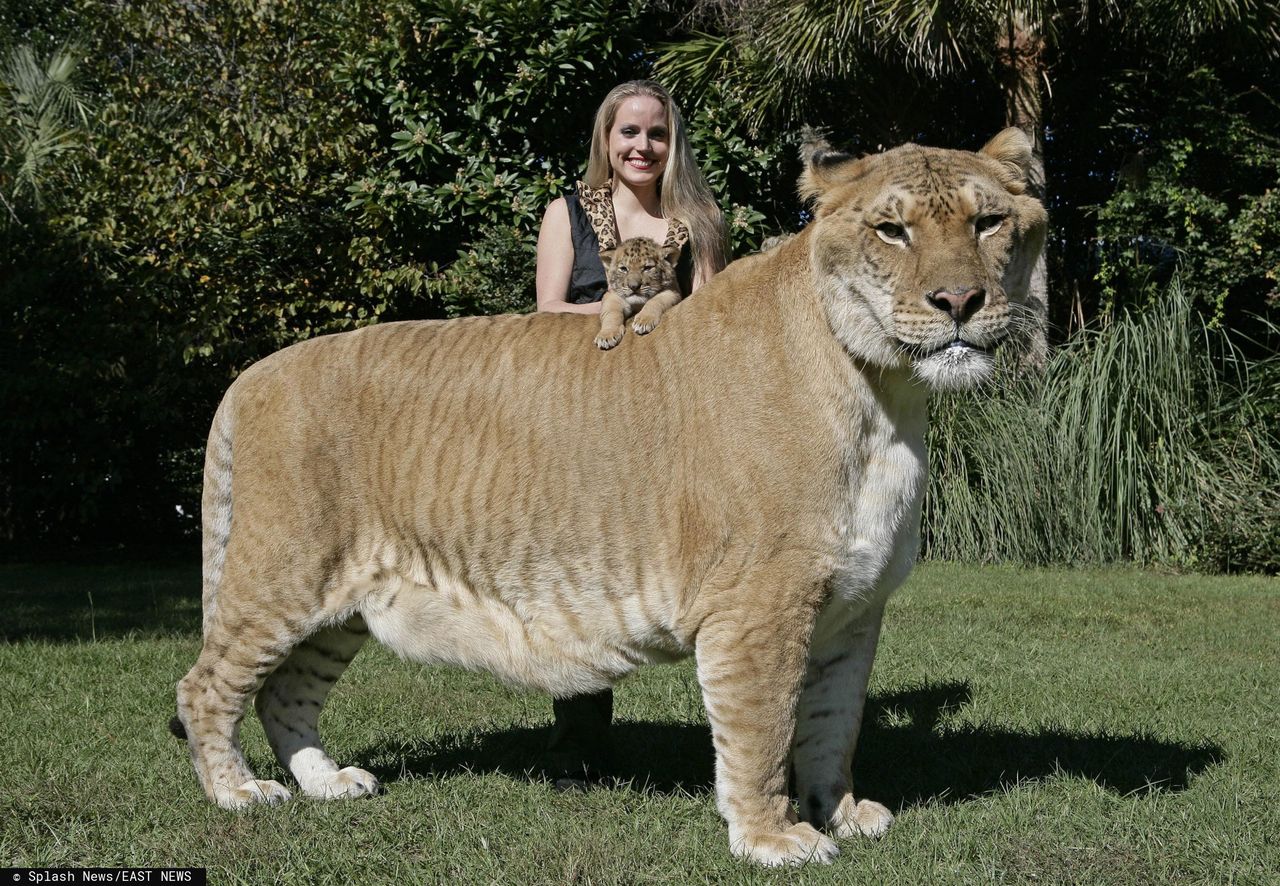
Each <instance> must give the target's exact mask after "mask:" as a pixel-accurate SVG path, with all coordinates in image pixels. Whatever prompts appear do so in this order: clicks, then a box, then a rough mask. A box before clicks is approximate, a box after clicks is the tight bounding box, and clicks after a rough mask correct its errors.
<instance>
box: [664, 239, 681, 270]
mask: <svg viewBox="0 0 1280 886" xmlns="http://www.w3.org/2000/svg"><path fill="white" fill-rule="evenodd" d="M662 257H663V258H665V259H666V260H667V263H668V264H669V265H671V266H672V267H675V263H676V262H678V261H679V260H680V247H679V246H676V245H674V244H673V245H671V246H664V247H662Z"/></svg>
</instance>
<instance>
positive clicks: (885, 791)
mask: <svg viewBox="0 0 1280 886" xmlns="http://www.w3.org/2000/svg"><path fill="white" fill-rule="evenodd" d="M0 606H2V609H0V611H3V613H4V616H3V622H0V638H2V639H0V674H3V683H2V684H0V686H2V687H3V691H2V692H0V859H3V860H4V863H5V864H9V865H19V866H101V867H116V866H196V867H205V868H208V869H209V877H210V879H209V882H210V883H219V884H221V883H250V882H251V883H293V882H299V883H304V882H305V883H311V882H357V883H363V882H397V883H399V882H407V883H435V882H443V881H446V880H447V881H451V882H453V883H459V884H461V883H477V882H478V883H515V884H519V883H535V882H551V883H560V882H571V883H584V884H585V883H686V882H694V883H702V882H706V883H722V882H732V883H756V882H761V883H773V882H788V883H791V882H797V883H799V882H803V883H874V884H892V883H931V884H932V883H965V884H969V883H988V882H1002V883H1040V884H1043V883H1053V884H1059V883H1081V884H1093V883H1124V884H1128V883H1213V884H1219V883H1258V884H1264V883H1275V882H1280V804H1278V803H1277V797H1278V796H1280V747H1278V746H1280V742H1278V741H1277V739H1278V738H1280V629H1278V626H1280V580H1277V579H1267V578H1257V577H1235V578H1219V577H1204V576H1178V575H1164V574H1156V573H1151V572H1141V571H1135V570H1034V571H1032V570H1025V571H1024V570H1013V569H1006V568H994V567H972V566H958V565H949V564H932V565H925V566H921V567H919V568H918V569H917V571H916V572H915V574H914V575H913V576H912V578H911V580H910V581H909V583H908V585H907V587H906V588H904V589H903V591H902V592H900V593H899V594H898V595H897V596H896V597H895V598H894V600H893V602H892V603H891V604H890V607H889V613H888V616H887V618H886V622H885V625H886V626H885V632H884V638H883V641H882V644H881V651H880V657H879V659H878V661H877V663H876V670H875V674H874V676H873V678H872V697H871V700H870V704H869V709H868V721H867V725H866V728H865V729H864V730H863V736H862V740H861V744H860V750H859V754H858V758H857V760H856V761H855V764H854V770H855V771H854V778H855V783H856V784H857V786H858V793H859V795H860V796H868V797H871V798H873V799H876V800H879V801H881V802H883V803H886V804H887V805H888V806H889V807H890V808H891V809H893V810H894V812H895V814H896V815H897V816H898V821H897V823H896V825H895V826H894V828H893V829H892V830H891V831H890V832H889V834H888V836H886V837H885V838H884V839H882V840H880V841H877V842H869V841H847V842H844V843H842V849H843V853H842V855H841V856H840V857H839V858H838V859H836V861H835V863H834V864H833V865H831V866H830V867H825V868H818V867H812V866H810V867H806V868H803V869H801V870H799V871H795V870H792V871H781V872H779V871H764V870H759V869H755V868H752V867H749V866H747V865H746V864H744V863H742V862H739V861H736V860H734V859H733V858H731V857H730V855H729V853H728V848H727V836H726V831H725V827H724V824H723V822H721V820H720V819H719V816H718V815H717V814H716V811H715V804H714V799H713V796H712V792H711V781H712V763H711V753H710V736H709V733H708V730H707V726H706V719H705V715H704V714H703V711H702V706H701V701H700V699H699V694H698V689H697V684H696V680H695V678H694V673H693V669H692V667H691V666H690V665H689V663H687V662H686V663H685V664H682V665H679V666H675V667H667V668H652V669H647V670H644V671H642V672H640V673H639V674H637V675H636V676H634V677H633V678H631V679H629V680H627V681H626V682H624V683H623V684H622V685H621V686H620V687H619V689H618V692H617V719H618V721H619V723H618V726H617V739H618V744H619V751H620V753H619V757H620V765H619V769H620V771H619V772H618V780H617V781H616V782H615V783H611V784H609V785H607V786H604V787H600V788H597V789H595V790H592V791H589V792H585V793H571V794H558V793H556V792H554V791H553V790H552V789H551V788H550V786H549V785H548V783H547V782H546V780H545V779H543V778H541V777H539V775H538V771H537V766H538V752H539V750H540V748H541V746H542V742H543V741H544V735H545V729H546V727H547V725H548V723H549V721H550V702H549V701H548V700H547V699H545V698H542V697H539V696H535V695H529V694H525V693H521V692H515V691H512V690H510V689H507V688H505V687H503V686H501V685H499V684H498V683H496V682H494V681H493V680H491V679H490V678H488V677H487V676H482V675H475V674H468V673H465V672H461V671H456V670H451V669H447V668H422V667H419V666H416V665H411V664H406V663H404V662H401V661H398V660H397V659H396V658H395V657H394V656H392V655H390V654H388V653H387V652H386V651H385V650H383V649H381V648H378V647H376V646H374V645H371V646H370V647H369V648H367V649H366V650H365V651H364V652H363V653H362V654H361V656H360V657H359V658H358V659H357V661H356V663H355V664H354V665H353V666H352V668H351V670H350V671H348V673H347V676H346V677H345V678H344V679H343V680H342V682H340V683H339V684H338V687H337V689H336V690H335V693H334V696H333V698H332V700H331V702H330V705H329V707H328V708H327V709H326V714H325V718H324V720H323V721H322V730H323V732H324V733H325V735H326V737H327V739H328V744H329V749H330V751H331V753H332V754H333V756H334V757H335V758H336V759H338V760H339V762H340V763H341V764H343V765H346V764H358V765H360V766H363V767H365V768H367V769H370V770H371V771H373V772H374V773H375V774H377V775H378V777H379V778H380V779H381V780H382V782H383V784H384V785H385V787H386V792H385V793H384V794H383V795H382V796H380V797H378V798H375V799H367V800H360V801H347V802H331V803H321V802H314V801H309V800H306V799H297V800H295V801H294V802H292V803H290V804H287V805H285V806H281V807H274V808H260V809H255V810H252V811H250V812H248V813H244V814H239V815H236V814H230V813H226V812H222V811H220V810H218V809H217V808H215V807H213V806H212V805H210V804H209V803H208V802H207V801H206V800H205V799H204V796H203V794H201V792H200V790H199V788H198V786H197V784H196V779H195V775H194V773H193V772H192V770H191V766H190V763H189V760H188V758H187V754H186V750H185V748H184V746H183V745H182V743H181V742H179V741H177V740H176V739H174V738H173V737H172V736H170V735H169V733H168V730H167V728H166V724H167V722H168V719H169V717H170V716H171V715H172V713H173V686H174V683H175V682H176V681H177V679H178V678H179V677H180V676H182V674H183V673H184V672H185V671H186V669H187V668H188V667H189V666H190V664H191V662H192V661H193V660H194V658H195V655H196V651H197V648H198V643H199V640H198V625H199V575H198V568H197V567H195V566H194V565H192V564H190V563H187V562H177V563H173V562H171V563H155V564H121V563H114V564H105V565H103V564H76V565H67V566H57V567H55V566H48V565H40V566H31V565H9V566H3V567H0ZM244 741H245V746H246V751H247V754H248V756H249V759H250V764H251V765H252V766H253V767H254V768H255V769H256V770H257V771H258V773H259V774H260V776H261V777H268V778H280V779H281V780H285V781H287V779H285V777H284V776H283V774H282V773H281V771H280V769H279V767H278V766H276V764H275V762H274V760H273V759H272V758H271V754H270V751H269V750H268V749H267V745H266V741H265V739H264V738H263V735H262V731H261V729H260V728H259V726H258V723H257V721H256V719H254V718H253V717H252V716H250V718H249V719H248V720H247V721H246V724H245V729H244Z"/></svg>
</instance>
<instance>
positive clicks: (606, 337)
mask: <svg viewBox="0 0 1280 886" xmlns="http://www.w3.org/2000/svg"><path fill="white" fill-rule="evenodd" d="M620 341H622V330H621V329H619V330H618V331H617V332H613V333H610V332H606V331H605V330H603V329H602V330H600V334H599V335H597V336H596V347H597V348H599V349H600V350H602V351H607V350H609V349H610V348H612V347H614V346H615V345H617V343H618V342H620Z"/></svg>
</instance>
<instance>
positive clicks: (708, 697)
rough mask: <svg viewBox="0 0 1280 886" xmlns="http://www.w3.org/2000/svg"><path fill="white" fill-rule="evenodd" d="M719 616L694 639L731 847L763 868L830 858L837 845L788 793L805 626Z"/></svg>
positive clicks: (764, 616) (763, 618)
mask: <svg viewBox="0 0 1280 886" xmlns="http://www.w3.org/2000/svg"><path fill="white" fill-rule="evenodd" d="M740 618H741V613H717V614H716V615H714V616H712V617H711V618H708V619H707V621H706V622H704V623H703V625H702V627H701V628H700V630H699V632H698V637H697V658H698V682H699V683H700V684H701V686H702V695H703V699H704V701H705V703H706V707H707V716H708V718H709V719H710V721H711V737H712V741H713V742H714V744H715V752H716V803H717V805H718V807H719V809H720V814H721V815H723V816H724V818H725V821H727V822H728V824H729V848H730V851H731V852H733V854H734V855H737V856H744V857H746V858H750V859H752V860H753V861H757V862H759V863H761V864H764V865H769V866H776V865H789V864H802V863H804V862H806V861H820V862H827V861H830V860H831V859H832V858H833V857H835V856H836V855H837V854H838V853H839V849H838V848H837V847H836V844H835V843H834V842H833V841H832V840H831V839H830V838H829V837H827V836H825V835H823V834H821V833H819V832H818V831H817V830H815V829H814V828H813V827H812V826H811V825H809V824H806V823H803V822H800V821H798V819H797V818H796V815H795V812H794V811H793V810H792V808H791V798H790V796H788V794H787V764H788V761H789V757H790V751H791V741H792V736H793V734H794V729H795V706H796V699H797V697H798V696H799V693H800V687H801V683H802V682H803V680H804V669H805V659H806V655H807V643H808V625H805V626H803V630H800V631H797V630H796V625H795V624H794V623H792V622H790V620H788V619H785V618H784V619H778V620H775V621H772V622H771V621H769V620H768V615H767V614H755V615H753V616H751V617H750V618H751V620H749V621H742V620H740Z"/></svg>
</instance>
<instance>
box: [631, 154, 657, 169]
mask: <svg viewBox="0 0 1280 886" xmlns="http://www.w3.org/2000/svg"><path fill="white" fill-rule="evenodd" d="M627 165H629V166H634V167H635V168H636V169H651V168H652V167H653V165H654V162H653V161H652V160H645V159H644V158H642V157H628V158H627Z"/></svg>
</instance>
